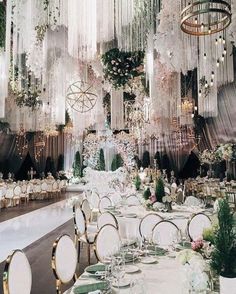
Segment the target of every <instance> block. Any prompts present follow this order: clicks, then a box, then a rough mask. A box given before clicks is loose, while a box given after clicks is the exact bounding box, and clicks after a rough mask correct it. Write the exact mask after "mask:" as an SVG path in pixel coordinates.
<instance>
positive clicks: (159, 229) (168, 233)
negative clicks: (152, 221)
mask: <svg viewBox="0 0 236 294" xmlns="http://www.w3.org/2000/svg"><path fill="white" fill-rule="evenodd" d="M152 241H153V243H154V244H158V245H159V246H160V247H165V246H170V245H172V244H173V242H175V243H177V242H179V241H181V233H180V230H179V228H178V227H177V226H176V225H175V224H174V223H172V222H170V221H160V222H159V223H158V224H156V225H155V227H154V228H153V231H152Z"/></svg>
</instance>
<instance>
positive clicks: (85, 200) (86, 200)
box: [80, 198, 92, 222]
mask: <svg viewBox="0 0 236 294" xmlns="http://www.w3.org/2000/svg"><path fill="white" fill-rule="evenodd" d="M84 202H87V203H88V204H89V201H88V199H87V198H86V199H84V200H83V201H82V202H81V205H80V208H81V210H82V211H83V208H82V207H83V203H84ZM89 207H90V204H89ZM83 212H84V211H83ZM91 212H92V209H91V207H90V217H89V220H88V221H87V219H86V216H85V220H86V222H89V221H90V220H91ZM84 215H85V214H84Z"/></svg>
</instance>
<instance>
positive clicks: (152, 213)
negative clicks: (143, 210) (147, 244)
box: [138, 212, 163, 237]
mask: <svg viewBox="0 0 236 294" xmlns="http://www.w3.org/2000/svg"><path fill="white" fill-rule="evenodd" d="M149 215H155V216H159V217H160V218H161V220H160V222H161V221H163V217H161V216H160V215H159V214H157V213H154V212H151V213H148V214H146V215H145V216H144V217H142V218H141V220H140V223H139V228H138V230H139V234H140V236H141V237H143V235H142V233H141V225H142V222H143V220H144V219H145V218H146V217H148V216H149ZM158 223H159V222H158ZM158 223H156V225H157V224H158ZM156 225H155V226H156ZM155 226H154V227H155ZM154 227H153V228H154Z"/></svg>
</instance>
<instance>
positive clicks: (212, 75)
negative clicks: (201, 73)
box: [211, 71, 215, 79]
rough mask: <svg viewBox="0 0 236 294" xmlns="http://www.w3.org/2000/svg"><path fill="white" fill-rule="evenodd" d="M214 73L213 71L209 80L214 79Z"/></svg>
mask: <svg viewBox="0 0 236 294" xmlns="http://www.w3.org/2000/svg"><path fill="white" fill-rule="evenodd" d="M214 76H215V73H214V71H212V72H211V78H212V79H214Z"/></svg>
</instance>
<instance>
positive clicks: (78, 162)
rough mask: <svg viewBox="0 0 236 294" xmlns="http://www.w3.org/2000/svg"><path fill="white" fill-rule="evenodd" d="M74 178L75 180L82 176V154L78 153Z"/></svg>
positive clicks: (74, 167) (76, 154) (74, 166)
mask: <svg viewBox="0 0 236 294" xmlns="http://www.w3.org/2000/svg"><path fill="white" fill-rule="evenodd" d="M72 167H73V176H74V177H75V178H78V177H80V176H81V158H80V152H79V151H77V152H76V153H75V159H74V162H73V166H72Z"/></svg>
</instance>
